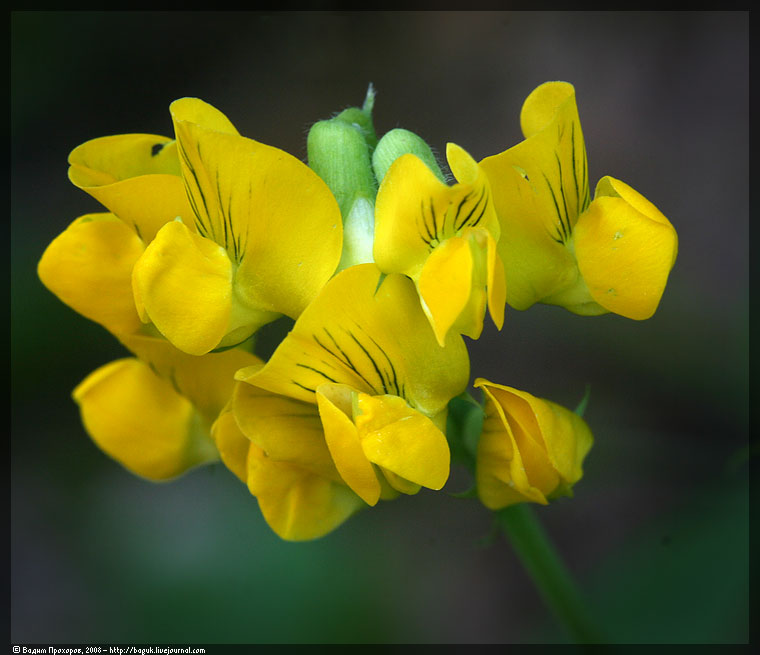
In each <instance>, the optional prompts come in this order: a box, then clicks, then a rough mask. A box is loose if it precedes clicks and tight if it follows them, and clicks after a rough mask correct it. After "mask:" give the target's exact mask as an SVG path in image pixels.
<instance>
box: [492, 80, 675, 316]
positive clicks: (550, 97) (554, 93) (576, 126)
mask: <svg viewBox="0 0 760 655" xmlns="http://www.w3.org/2000/svg"><path fill="white" fill-rule="evenodd" d="M520 122H521V126H522V131H523V134H524V135H525V140H524V141H523V142H521V143H519V144H518V145H516V146H514V147H512V148H510V149H508V150H506V151H504V152H502V153H501V154H498V155H494V156H491V157H487V158H485V159H484V160H483V161H481V162H480V165H481V167H482V168H483V170H484V171H485V172H486V174H487V176H488V179H489V181H490V183H491V189H492V192H493V201H494V205H495V208H496V213H497V214H498V217H499V223H500V225H501V238H500V240H499V243H498V246H499V253H500V255H501V260H502V262H503V263H504V270H505V276H506V287H507V302H509V304H510V305H511V306H512V307H514V308H516V309H527V308H528V307H530V306H531V305H533V304H534V303H536V302H543V303H547V304H553V305H561V306H563V307H566V308H567V309H569V310H570V311H572V312H575V313H577V314H583V315H596V314H602V313H605V312H614V313H616V314H620V315H622V316H625V317H628V318H632V319H646V318H649V317H650V316H652V314H654V312H655V310H656V309H657V306H658V304H659V302H660V298H661V297H662V294H663V291H664V289H665V285H666V282H667V278H668V274H669V273H670V270H671V269H672V267H673V264H674V263H675V259H676V255H677V250H678V238H677V235H676V231H675V229H674V228H673V226H672V225H671V223H670V222H669V221H668V219H667V218H666V217H665V216H664V215H663V214H662V213H661V212H660V210H659V209H657V208H656V207H655V206H654V205H653V204H652V203H651V202H649V201H648V200H647V199H646V198H644V197H643V196H642V195H641V194H639V193H638V192H637V191H635V190H634V189H632V188H631V187H630V186H628V185H627V184H625V183H624V182H621V181H620V180H617V179H615V178H612V177H603V178H602V179H601V180H600V181H599V183H598V184H597V187H596V193H595V196H594V200H593V201H592V202H590V196H589V179H588V163H587V159H586V148H585V145H584V139H583V133H582V131H581V125H580V120H579V117H578V109H577V106H576V101H575V90H574V89H573V86H572V85H570V84H568V83H566V82H547V83H545V84H542V85H541V86H539V87H538V88H537V89H535V90H534V91H533V92H532V93H531V94H530V95H529V96H528V98H527V99H526V100H525V103H524V104H523V108H522V112H521V115H520Z"/></svg>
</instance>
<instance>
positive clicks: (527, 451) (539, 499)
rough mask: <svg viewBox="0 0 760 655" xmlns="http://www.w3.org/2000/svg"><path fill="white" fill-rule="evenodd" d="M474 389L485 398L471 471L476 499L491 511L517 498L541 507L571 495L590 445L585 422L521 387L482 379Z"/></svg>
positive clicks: (588, 431) (570, 412) (509, 503)
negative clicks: (482, 418) (481, 422)
mask: <svg viewBox="0 0 760 655" xmlns="http://www.w3.org/2000/svg"><path fill="white" fill-rule="evenodd" d="M475 387H479V388H481V389H483V392H484V393H485V397H486V406H485V420H484V422H483V432H482V434H481V437H480V442H479V444H478V453H477V461H476V471H475V479H476V483H477V489H478V496H479V498H480V500H481V502H482V503H483V504H484V505H485V506H486V507H488V508H489V509H493V510H496V509H501V508H503V507H507V506H508V505H514V504H515V503H522V502H534V503H540V504H542V505H546V504H547V503H548V501H549V499H550V498H552V497H556V496H559V495H571V488H572V485H573V484H575V483H576V482H577V481H578V480H580V479H581V477H582V475H583V469H582V468H581V465H582V463H583V459H584V457H585V456H586V454H587V453H588V451H589V449H590V448H591V445H592V443H593V438H592V436H591V431H590V430H589V427H588V425H586V422H585V421H584V420H583V419H582V418H581V417H580V416H578V415H577V414H575V413H574V412H572V411H570V410H569V409H566V408H565V407H562V406H560V405H557V404H555V403H553V402H551V401H549V400H544V399H542V398H536V397H535V396H532V395H531V394H529V393H527V392H525V391H520V390H518V389H513V388H512V387H506V386H503V385H500V384H494V383H492V382H489V381H487V380H484V379H483V378H478V379H477V380H476V381H475Z"/></svg>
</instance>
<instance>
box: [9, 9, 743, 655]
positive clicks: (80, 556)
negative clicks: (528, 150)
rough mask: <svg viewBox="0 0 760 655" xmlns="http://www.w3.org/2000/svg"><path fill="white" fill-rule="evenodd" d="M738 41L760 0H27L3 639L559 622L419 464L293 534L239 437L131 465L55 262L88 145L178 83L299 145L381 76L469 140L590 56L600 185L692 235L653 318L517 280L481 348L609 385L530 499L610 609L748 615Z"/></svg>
mask: <svg viewBox="0 0 760 655" xmlns="http://www.w3.org/2000/svg"><path fill="white" fill-rule="evenodd" d="M748 61H749V13H748V12H675V13H670V12H634V13H624V12H603V13H593V12H569V13H563V12H510V11H503V12H451V13H449V12H381V13H376V12H357V13H337V12H283V13H268V12H263V13H259V12H243V13H236V12H218V13H217V12H203V13H194V12H126V13H125V12H81V13H80V12H62V13H56V12H12V13H11V93H12V96H11V162H12V174H11V253H10V254H11V312H12V315H11V327H12V342H11V364H12V372H11V373H12V446H11V641H12V643H31V642H36V643H46V642H47V643H61V642H77V643H93V644H94V643H103V642H132V643H146V642H148V643H159V642H162V643H166V642H183V643H196V644H197V643H227V642H232V643H245V642H249V643H251V642H253V643H259V642H261V643H266V642H271V643H274V642H310V643H314V642H317V643H319V642H359V643H362V642H392V643H400V642H409V643H495V642H499V643H527V642H556V641H562V639H564V636H563V633H562V632H561V631H560V630H559V629H558V628H557V627H555V625H554V624H553V623H552V621H551V620H550V618H549V617H548V615H547V612H546V610H545V608H544V606H543V604H542V602H541V599H540V598H539V596H538V595H537V593H536V591H535V590H534V588H533V586H532V584H531V582H530V580H529V579H528V578H527V576H526V574H525V573H524V572H523V570H522V568H521V567H520V565H519V563H518V562H517V560H516V557H515V555H514V554H513V551H512V550H511V548H510V546H509V544H508V543H506V542H505V541H504V540H503V539H501V538H497V539H495V540H494V539H490V540H489V539H488V535H489V533H490V530H491V517H490V515H489V513H488V512H487V511H486V510H485V509H484V508H482V507H480V506H478V504H477V502H476V501H473V500H463V499H457V498H454V497H451V496H449V495H448V494H446V493H444V492H437V493H434V492H425V491H423V492H421V493H420V494H418V495H417V496H414V497H408V498H401V499H398V500H396V501H394V502H391V503H383V504H381V505H380V506H379V507H376V508H374V509H372V510H371V511H366V512H363V513H362V514H360V515H358V516H356V517H354V518H353V519H352V520H350V521H349V522H348V523H346V524H345V525H343V526H342V527H341V528H340V529H339V530H337V531H336V532H334V533H332V534H331V535H329V536H327V537H325V538H323V539H321V540H319V541H316V542H312V543H306V544H291V543H285V542H282V541H280V540H279V539H278V538H277V537H276V536H275V535H274V534H273V533H272V532H271V531H270V530H269V528H268V527H267V526H266V524H265V522H264V520H263V519H262V517H261V515H260V513H259V510H258V507H257V505H256V501H255V500H254V499H253V498H252V497H251V496H250V495H249V494H248V492H247V490H246V489H245V488H244V487H243V485H241V484H240V483H239V482H238V481H237V480H236V479H235V478H234V477H233V476H232V475H231V474H230V473H229V472H228V471H226V470H225V469H224V468H223V467H221V466H211V467H208V468H205V469H201V470H196V471H195V472H192V473H190V474H189V475H186V476H185V477H183V478H181V479H180V480H177V481H175V482H171V483H167V484H161V485H154V484H151V483H148V482H145V481H143V480H141V479H138V478H136V477H133V476H131V475H130V474H128V473H127V472H125V471H124V470H123V469H122V468H121V467H120V466H119V465H118V464H116V463H114V462H113V461H111V460H109V459H108V458H107V457H106V456H105V455H103V454H102V453H101V452H100V451H99V450H97V448H96V447H95V446H94V445H93V444H92V442H91V441H90V440H89V438H88V437H87V435H86V433H85V432H84V430H83V428H82V427H81V424H80V422H79V417H78V412H77V409H76V406H75V405H74V403H73V402H72V401H71V399H70V392H71V390H72V389H73V388H74V386H75V385H76V384H78V383H79V382H80V381H81V380H82V379H83V378H84V377H85V376H86V375H87V374H88V373H89V372H90V371H91V370H93V369H95V368H96V367H98V366H100V365H102V364H104V363H106V362H108V361H111V360H112V359H116V358H118V357H122V356H124V354H125V351H124V350H122V348H121V347H120V346H119V345H118V344H117V343H116V341H115V340H114V339H113V338H112V337H110V336H109V335H108V334H107V333H106V332H105V331H104V330H103V329H102V328H100V327H99V326H97V325H95V324H93V323H90V322H88V321H87V320H86V319H84V318H82V317H80V316H78V315H77V314H75V313H74V312H73V311H72V310H70V309H68V308H67V307H66V306H64V305H63V304H62V303H61V302H60V301H58V300H57V299H56V298H55V297H54V296H53V295H52V294H50V293H49V292H48V291H47V290H45V289H44V287H43V286H42V285H41V283H40V282H39V280H38V278H37V275H36V263H37V261H38V259H39V257H40V255H41V254H42V252H43V250H44V248H45V247H46V246H47V244H48V243H49V242H50V241H51V240H52V239H53V238H54V237H55V236H56V235H57V234H58V233H60V232H61V231H62V230H63V229H64V228H65V227H66V226H67V225H68V224H69V222H71V221H72V220H73V219H74V218H76V217H77V216H80V215H82V214H85V213H87V212H90V211H98V210H99V206H98V205H97V203H96V202H95V201H94V200H92V199H91V198H90V197H89V196H87V195H86V194H84V193H82V192H81V191H79V190H77V189H76V188H75V187H73V186H72V185H71V184H70V183H69V182H68V180H67V177H66V171H67V163H66V158H67V155H68V153H69V151H70V150H72V149H73V148H74V147H75V146H77V145H78V144H80V143H82V142H83V141H86V140H88V139H91V138H94V137H98V136H105V135H108V134H117V133H126V132H148V133H154V134H164V135H171V122H170V118H169V113H168V106H169V103H170V102H171V101H172V100H174V99H176V98H179V97H182V96H197V97H200V98H203V99H204V100H206V101H208V102H210V103H212V104H213V105H215V106H216V107H218V108H220V109H221V110H222V111H224V112H225V113H226V114H227V115H228V117H229V118H230V119H231V120H232V121H233V123H234V124H235V125H236V126H237V127H238V129H239V130H240V132H241V133H242V134H244V135H246V136H250V137H252V138H255V139H257V140H260V141H263V142H265V143H268V144H270V145H275V146H278V147H280V148H282V149H284V150H287V151H289V152H291V153H292V154H294V155H296V156H298V157H301V158H304V159H305V152H306V147H305V143H306V141H305V140H306V134H307V131H308V128H309V126H310V124H311V123H313V122H314V121H316V120H318V119H321V118H326V117H329V116H330V115H331V114H333V113H334V112H337V111H339V110H341V109H343V108H345V107H347V106H350V105H356V104H360V103H361V102H362V100H363V98H364V94H365V91H366V88H367V85H368V83H370V82H371V83H373V84H374V85H375V88H376V89H377V100H376V104H375V124H376V128H377V130H378V132H379V133H383V132H386V131H387V130H389V129H391V128H393V127H397V126H400V127H405V128H408V129H411V130H413V131H415V132H417V133H418V134H420V135H421V136H422V137H423V138H425V139H426V140H427V141H428V142H429V143H430V144H431V145H432V146H433V147H434V148H435V149H436V150H437V151H438V152H444V150H445V145H446V143H447V141H453V142H456V143H458V144H459V145H461V146H463V147H464V148H466V149H467V150H468V151H469V152H470V153H471V154H472V155H473V156H474V157H475V158H476V159H480V158H482V157H484V156H486V155H490V154H495V153H497V152H501V151H502V150H504V149H506V148H507V147H509V146H511V145H514V144H515V143H517V142H518V141H519V140H520V139H521V135H520V131H519V121H518V119H519V112H520V107H521V105H522V101H523V100H524V98H525V97H526V96H527V95H528V93H530V91H531V90H532V89H533V88H534V87H536V86H537V85H538V84H540V83H542V82H544V81H547V80H566V81H569V82H572V83H573V84H574V85H575V88H576V93H577V99H578V106H579V111H580V115H581V121H582V125H583V130H584V134H585V137H586V144H587V148H588V158H589V165H590V177H591V180H592V185H593V184H595V183H596V181H597V180H598V179H599V178H600V177H602V176H603V175H606V174H611V175H613V176H615V177H618V178H620V179H622V180H624V181H625V182H627V183H629V184H630V185H631V186H633V187H634V188H635V189H637V190H638V191H640V192H641V193H643V194H644V195H645V196H646V197H647V198H649V199H650V200H651V201H652V202H654V203H655V204H656V205H657V206H658V207H659V208H660V209H661V210H662V211H663V213H664V214H665V215H666V216H668V217H669V218H670V220H671V221H672V223H673V225H674V226H675V227H676V229H677V230H678V233H679V239H680V253H679V257H678V261H677V263H676V265H675V268H674V269H673V272H672V274H671V277H670V281H669V284H668V288H667V290H666V292H665V295H664V297H663V300H662V303H661V305H660V308H659V310H658V312H657V313H656V315H655V316H654V317H653V318H652V319H650V320H648V321H645V322H634V321H629V320H627V319H623V318H620V317H617V316H612V315H608V316H602V317H597V318H582V317H578V316H574V315H572V314H570V313H568V312H566V311H565V310H563V309H560V308H556V307H544V306H540V307H538V306H537V307H534V308H532V309H531V310H529V311H527V312H516V311H510V310H509V309H508V312H507V316H506V321H505V325H504V329H503V330H502V331H501V332H500V333H499V332H497V331H496V330H495V329H494V328H493V326H492V325H489V327H488V328H487V329H486V331H485V334H484V336H483V337H482V338H481V339H480V340H479V341H477V342H471V343H470V352H471V358H472V371H473V377H474V376H483V377H487V378H490V379H492V380H494V381H497V382H501V383H505V384H509V385H511V386H515V387H518V388H521V389H525V390H527V391H530V392H532V393H534V394H536V395H539V396H544V397H547V398H550V399H553V400H555V401H557V402H560V403H562V404H565V405H567V406H570V407H574V406H575V405H576V403H577V402H578V401H579V400H580V398H581V397H582V395H583V393H584V390H585V388H586V385H587V384H588V385H590V388H591V398H590V404H589V407H588V410H587V412H586V418H587V420H588V422H589V423H590V425H591V427H592V429H593V431H594V434H595V438H596V444H595V447H594V448H593V450H592V451H591V453H590V456H589V457H588V460H587V465H586V474H585V477H584V479H583V480H582V481H581V482H580V483H579V484H578V485H577V486H576V495H575V498H574V499H564V500H562V501H559V502H556V503H555V504H553V505H551V506H549V507H546V508H541V507H536V512H537V515H538V516H539V518H540V519H541V521H542V522H543V524H544V525H545V527H546V529H547V531H548V533H549V534H550V535H551V537H552V539H553V540H554V542H555V543H556V544H557V546H558V548H559V549H560V551H561V553H562V554H563V556H564V558H565V560H566V562H567V564H568V566H569V567H570V569H571V570H572V571H573V573H574V574H575V576H576V577H577V579H578V580H579V582H580V584H581V586H582V587H583V589H584V590H585V591H586V593H587V594H588V596H589V599H590V601H591V603H592V605H593V607H594V610H595V612H596V614H597V616H598V619H599V621H600V622H601V623H602V624H603V626H604V628H605V630H606V631H607V633H608V634H609V635H610V639H612V640H613V641H616V642H665V643H684V642H686V643H701V642H710V643H719V642H721V643H723V642H729V643H730V642H746V641H747V639H748V638H749V637H748V635H749V611H748V596H749V586H750V584H749V534H748V533H749V528H748V524H749V517H748V515H749V509H748V507H749V486H748V468H749V465H750V464H751V463H752V460H751V458H750V448H749V446H748V443H749V442H748V371H749V365H748V341H749V334H748V323H749V319H748V305H749V301H748V298H749V289H748V276H749V270H748V262H749V240H748V214H749V208H748V196H749V194H748V185H749V173H748V159H749V148H748V138H749V137H748V134H749V131H748V122H749V120H748V119H749V72H748ZM468 485H469V479H468V476H467V474H466V473H465V472H464V471H460V470H455V471H454V472H453V475H452V479H451V481H450V483H449V484H448V485H447V487H446V490H447V491H461V490H463V489H464V488H466V487H467V486H468Z"/></svg>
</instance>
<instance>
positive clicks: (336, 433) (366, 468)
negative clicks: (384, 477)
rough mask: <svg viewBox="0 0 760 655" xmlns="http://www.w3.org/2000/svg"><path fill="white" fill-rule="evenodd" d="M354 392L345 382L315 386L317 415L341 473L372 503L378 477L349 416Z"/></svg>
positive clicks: (355, 490) (375, 499)
mask: <svg viewBox="0 0 760 655" xmlns="http://www.w3.org/2000/svg"><path fill="white" fill-rule="evenodd" d="M353 393H355V392H353V390H352V389H351V388H350V387H346V386H345V385H339V384H323V385H321V386H320V387H319V388H318V389H317V405H318V407H319V416H320V418H321V419H322V425H323V427H324V431H325V441H326V442H327V446H328V448H329V449H330V455H332V458H333V461H334V462H335V466H336V468H337V469H338V472H339V473H340V475H341V477H342V478H343V480H344V481H345V483H346V484H347V485H348V486H349V487H351V489H352V490H353V491H354V493H356V494H357V495H358V496H359V497H360V498H361V499H362V500H364V502H365V503H367V504H368V505H375V504H377V501H378V500H379V499H380V491H381V489H380V481H379V480H378V478H377V474H376V473H375V469H374V468H373V466H372V464H371V463H370V461H369V460H368V459H367V456H366V455H365V454H364V451H363V450H362V443H361V442H360V441H359V433H358V432H357V429H356V426H355V425H354V424H353V422H352V420H351V418H350V416H351V404H352V400H351V398H352V395H353ZM346 405H347V406H346ZM347 412H348V413H347Z"/></svg>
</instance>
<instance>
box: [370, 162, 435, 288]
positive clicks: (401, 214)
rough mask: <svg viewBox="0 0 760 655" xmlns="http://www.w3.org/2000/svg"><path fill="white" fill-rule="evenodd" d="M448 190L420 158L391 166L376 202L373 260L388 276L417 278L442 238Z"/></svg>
mask: <svg viewBox="0 0 760 655" xmlns="http://www.w3.org/2000/svg"><path fill="white" fill-rule="evenodd" d="M447 196H448V187H447V185H445V184H443V183H442V182H441V181H440V180H438V178H437V177H436V176H435V174H434V173H433V171H431V170H430V169H429V168H428V167H427V166H426V165H425V164H424V163H423V161H422V160H421V159H420V158H419V157H416V156H415V155H412V154H406V155H402V156H401V157H399V158H398V159H396V161H395V162H394V163H393V164H392V165H391V167H390V168H389V169H388V172H387V173H386V175H385V177H384V178H383V181H382V183H381V185H380V189H379V190H378V192H377V200H376V202H375V242H374V246H373V249H374V259H375V262H376V263H377V265H378V267H379V268H380V270H382V271H383V272H385V273H404V274H406V275H409V276H411V277H417V276H418V275H419V273H420V271H421V270H422V266H423V265H424V263H425V260H426V258H427V256H428V253H429V252H430V250H431V249H432V248H434V247H435V246H436V245H438V243H439V241H440V238H441V237H442V236H443V230H444V217H445V212H446V209H447V207H448V197H447Z"/></svg>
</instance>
